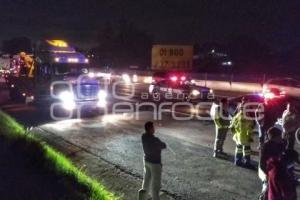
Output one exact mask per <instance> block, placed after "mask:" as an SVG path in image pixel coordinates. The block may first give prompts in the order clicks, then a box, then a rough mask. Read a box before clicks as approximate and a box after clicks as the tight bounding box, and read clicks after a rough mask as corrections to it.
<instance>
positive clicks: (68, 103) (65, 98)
mask: <svg viewBox="0 0 300 200" xmlns="http://www.w3.org/2000/svg"><path fill="white" fill-rule="evenodd" d="M58 97H59V99H60V100H61V101H62V107H63V108H64V109H66V110H72V109H74V108H75V107H76V105H75V102H74V96H73V94H72V93H71V92H69V91H64V92H61V93H60V94H59V95H58Z"/></svg>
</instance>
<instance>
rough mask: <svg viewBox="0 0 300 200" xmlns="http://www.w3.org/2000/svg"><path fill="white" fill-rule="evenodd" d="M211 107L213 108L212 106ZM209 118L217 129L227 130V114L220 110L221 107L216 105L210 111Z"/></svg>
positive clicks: (228, 123)
mask: <svg viewBox="0 0 300 200" xmlns="http://www.w3.org/2000/svg"><path fill="white" fill-rule="evenodd" d="M212 107H213V106H212ZM211 116H213V120H214V122H215V125H216V126H217V128H228V127H229V125H230V119H229V114H228V112H227V111H226V110H221V106H219V105H216V106H214V108H212V109H211Z"/></svg>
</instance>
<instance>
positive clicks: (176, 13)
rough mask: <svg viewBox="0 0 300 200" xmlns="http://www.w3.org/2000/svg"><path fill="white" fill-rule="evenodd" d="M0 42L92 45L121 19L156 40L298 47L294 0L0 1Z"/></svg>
mask: <svg viewBox="0 0 300 200" xmlns="http://www.w3.org/2000/svg"><path fill="white" fill-rule="evenodd" d="M0 3H1V4H0V24H1V29H0V30H1V31H0V40H3V39H7V38H11V37H13V36H22V35H25V36H29V37H31V38H33V39H38V38H45V37H52V38H53V37H56V38H64V39H67V40H71V42H75V43H77V44H80V45H81V46H83V47H87V46H92V45H93V42H94V41H95V38H96V35H97V32H99V30H100V29H101V27H103V25H104V24H105V23H106V22H111V23H113V24H114V23H117V22H118V21H119V20H120V19H122V18H125V19H127V20H129V21H130V22H133V23H134V24H136V25H137V26H138V27H139V28H141V29H143V30H145V31H147V32H149V33H150V34H152V35H154V37H155V39H156V42H164V43H168V42H169V43H195V42H198V43H200V44H201V43H204V42H211V41H217V42H226V41H228V40H229V39H230V38H231V37H233V36H235V35H248V36H251V37H255V38H257V39H259V40H260V41H262V42H264V43H266V44H268V45H270V46H272V47H275V48H281V47H282V48H288V47H291V46H293V45H296V44H299V43H300V12H299V10H300V1H299V0H277V1H275V0H260V1H257V0H236V1H231V0H0Z"/></svg>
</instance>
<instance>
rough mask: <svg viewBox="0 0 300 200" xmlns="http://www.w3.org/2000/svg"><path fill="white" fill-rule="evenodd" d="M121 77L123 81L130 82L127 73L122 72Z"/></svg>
mask: <svg viewBox="0 0 300 200" xmlns="http://www.w3.org/2000/svg"><path fill="white" fill-rule="evenodd" d="M122 79H123V81H124V82H125V83H130V82H131V79H130V76H129V75H128V74H122Z"/></svg>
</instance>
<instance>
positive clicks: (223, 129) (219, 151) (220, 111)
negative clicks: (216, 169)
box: [213, 98, 230, 157]
mask: <svg viewBox="0 0 300 200" xmlns="http://www.w3.org/2000/svg"><path fill="white" fill-rule="evenodd" d="M214 109H215V110H214V111H215V113H214V118H213V119H214V123H215V126H216V137H215V143H214V154H213V156H214V157H220V156H227V154H226V153H224V151H223V145H224V141H225V139H226V136H227V132H228V128H229V125H230V119H229V113H228V101H227V99H226V98H223V99H221V101H220V104H219V105H216V106H215V107H214Z"/></svg>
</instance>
